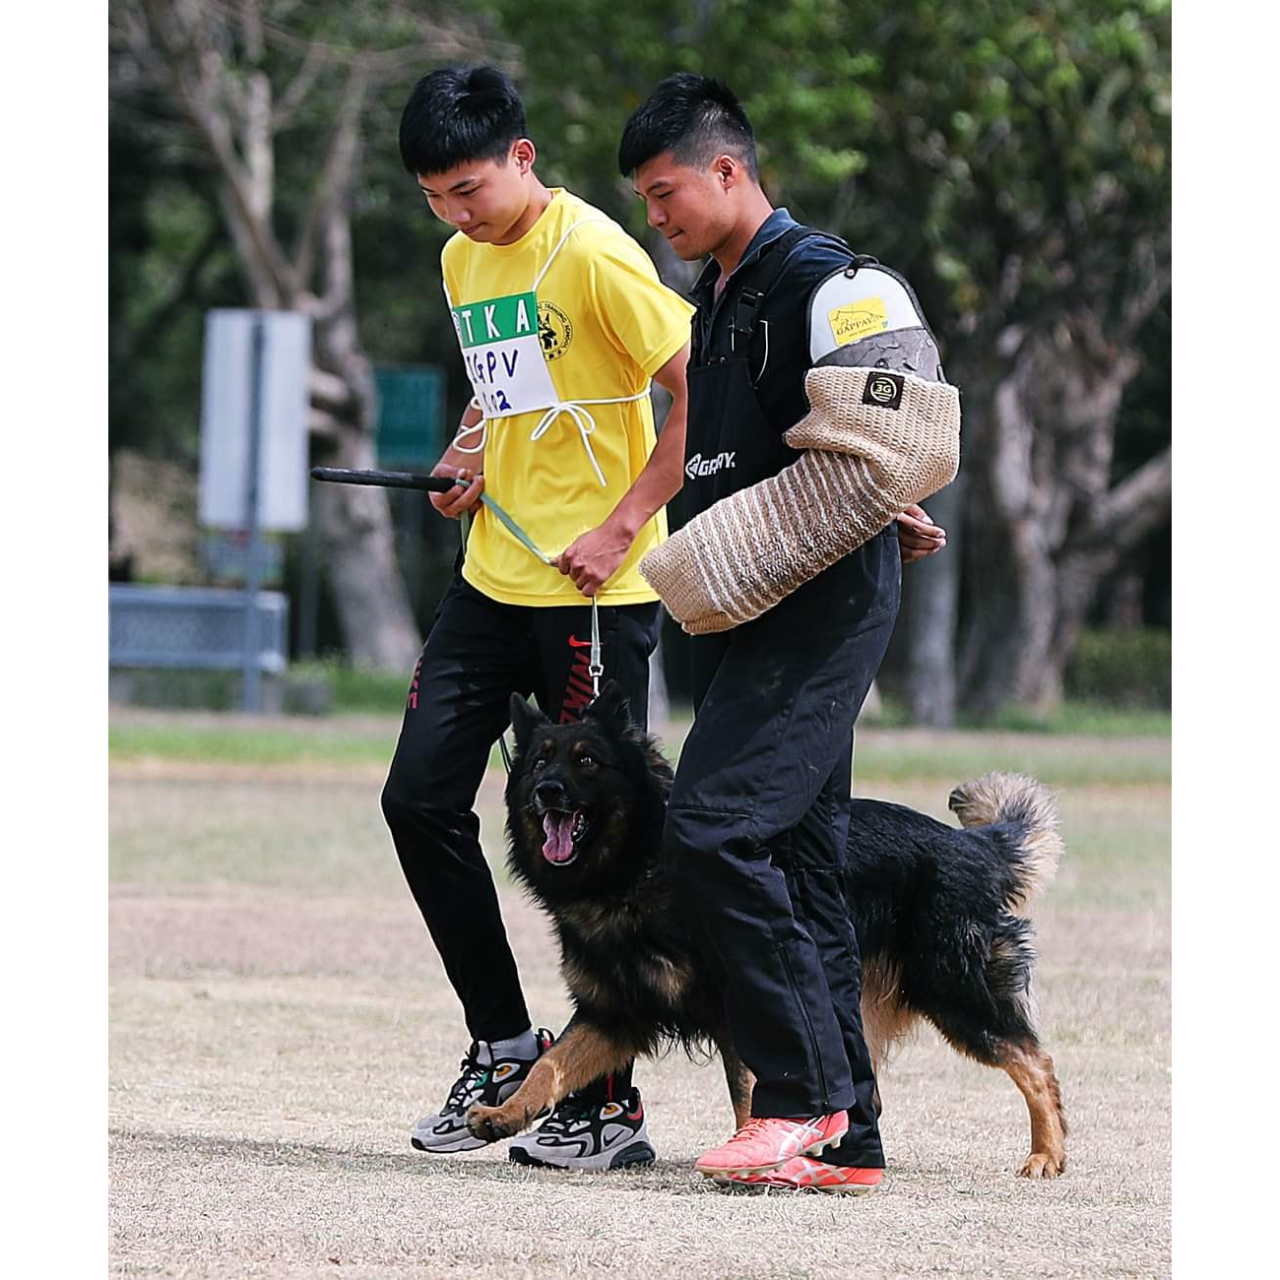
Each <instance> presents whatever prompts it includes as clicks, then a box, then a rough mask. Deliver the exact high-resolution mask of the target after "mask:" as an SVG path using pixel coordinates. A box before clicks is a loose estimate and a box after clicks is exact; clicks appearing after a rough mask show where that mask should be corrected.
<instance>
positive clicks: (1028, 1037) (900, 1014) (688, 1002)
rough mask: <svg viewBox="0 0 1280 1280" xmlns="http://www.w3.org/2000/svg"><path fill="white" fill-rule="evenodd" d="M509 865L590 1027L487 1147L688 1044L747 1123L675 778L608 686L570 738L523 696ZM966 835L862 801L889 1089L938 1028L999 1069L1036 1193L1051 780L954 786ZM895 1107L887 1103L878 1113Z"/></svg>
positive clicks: (1043, 1166)
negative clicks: (682, 850) (691, 922)
mask: <svg viewBox="0 0 1280 1280" xmlns="http://www.w3.org/2000/svg"><path fill="white" fill-rule="evenodd" d="M511 718H512V723H513V725H514V727H515V737H516V752H515V757H514V759H513V762H512V766H511V774H510V777H509V778H508V780H507V789H506V801H507V834H508V861H509V864H510V867H511V870H512V872H513V874H514V875H515V876H516V878H517V879H518V880H520V881H521V882H522V883H523V884H524V885H525V886H526V887H527V889H528V890H529V891H530V892H531V894H532V896H533V897H534V898H535V899H536V900H537V901H538V903H539V904H540V905H541V906H542V907H543V908H544V909H545V910H546V911H547V912H548V913H549V914H550V916H551V919H552V921H553V922H554V924H555V929H556V932H557V934H558V935H559V942H560V954H561V971H562V973H563V975H564V979H565V982H566V983H567V985H568V988H569V992H570V995H571V996H572V999H573V1005H574V1013H573V1016H572V1018H571V1019H570V1021H569V1024H568V1025H567V1026H566V1028H565V1030H564V1033H563V1034H562V1035H561V1037H560V1039H559V1040H558V1041H557V1042H556V1043H555V1045H554V1046H553V1047H552V1048H551V1049H549V1050H548V1051H547V1052H546V1053H545V1054H544V1055H543V1056H542V1057H541V1058H540V1059H539V1060H538V1062H537V1063H536V1065H535V1066H534V1067H533V1069H532V1071H531V1072H530V1073H529V1077H528V1079H527V1080H526V1081H525V1083H524V1084H523V1085H522V1086H521V1088H520V1089H519V1090H517V1091H516V1092H515V1093H514V1094H512V1096H511V1097H510V1098H508V1099H507V1100H506V1101H505V1102H504V1103H503V1104H502V1105H501V1106H498V1107H483V1106H475V1107H473V1108H472V1109H471V1111H470V1112H469V1113H468V1115H467V1123H468V1126H469V1128H470V1129H471V1131H472V1133H474V1134H476V1136H478V1137H483V1138H486V1139H489V1140H493V1139H496V1138H504V1137H510V1136H511V1135H512V1134H514V1133H517V1132H519V1131H520V1130H521V1129H523V1128H525V1127H526V1126H528V1125H529V1124H530V1123H531V1122H532V1121H533V1120H534V1119H535V1118H536V1117H537V1116H538V1115H540V1114H541V1113H542V1112H543V1111H545V1110H547V1109H548V1108H551V1107H553V1106H555V1104H556V1103H558V1102H559V1101H560V1099H561V1098H563V1097H564V1096H565V1095H566V1094H568V1093H571V1092H573V1091H574V1090H575V1089H580V1088H582V1087H583V1086H584V1085H586V1084H588V1083H589V1082H591V1081H592V1080H595V1079H598V1078H599V1077H600V1076H602V1075H605V1074H606V1073H607V1072H609V1071H614V1070H617V1069H619V1068H621V1067H623V1066H625V1065H626V1063H628V1062H630V1061H631V1060H632V1059H633V1058H635V1057H644V1056H651V1055H653V1054H654V1053H656V1052H658V1051H660V1050H662V1049H663V1048H665V1047H669V1046H670V1045H671V1044H673V1043H680V1044H682V1045H683V1046H684V1047H685V1049H686V1050H692V1049H693V1048H694V1046H697V1045H704V1046H710V1045H714V1046H716V1047H717V1048H718V1049H719V1051H720V1055H721V1058H722V1060H723V1063H724V1069H725V1076H726V1079H727V1081H728V1085H729V1096H730V1099H731V1101H732V1104H733V1111H734V1117H735V1121H736V1123H737V1125H738V1126H739V1127H740V1126H741V1125H742V1124H744V1123H745V1122H746V1121H747V1119H748V1118H749V1116H750V1110H751V1090H752V1086H753V1084H754V1079H753V1077H752V1076H751V1073H750V1071H749V1070H748V1069H747V1067H746V1066H745V1064H743V1063H742V1061H741V1060H740V1059H739V1058H738V1056H737V1053H736V1052H735V1051H734V1046H733V1041H732V1037H731V1036H730V1034H729V1031H728V1028H727V1026H726V1024H725V1017H724V979H723V974H722V973H717V971H716V967H715V965H714V964H713V963H712V962H711V960H710V958H709V957H707V956H703V955H702V954H700V953H699V951H698V949H697V947H696V946H695V943H694V940H693V939H691V938H690V937H689V936H688V934H687V933H686V932H685V931H684V929H683V928H682V927H681V924H680V918H679V915H678V914H677V912H676V910H675V904H674V902H673V898H672V892H671V889H670V887H669V885H668V883H667V881H666V879H665V878H664V874H663V864H662V857H661V843H662V826H663V818H664V813H665V808H666V798H667V795H668V792H669V791H670V788H671V782H672V778H673V774H672V770H671V766H670V765H669V764H668V763H667V761H666V760H665V759H663V757H662V755H661V754H660V753H659V750H658V747H657V744H656V742H655V741H654V739H653V738H651V737H649V736H648V735H646V734H645V733H643V732H642V731H641V730H640V729H638V728H637V727H636V726H635V725H634V724H632V722H631V719H630V715H629V711H628V707H627V703H626V699H625V698H624V697H623V695H622V693H621V691H620V690H619V688H618V686H617V685H616V684H613V683H612V682H610V683H607V684H606V685H605V687H604V690H603V691H602V693H601V695H600V697H599V698H598V699H597V701H596V702H595V703H593V704H592V705H591V706H590V707H589V708H588V710H587V711H586V713H585V715H584V717H583V719H582V721H581V722H579V723H576V724H566V725H553V724H552V723H551V722H550V721H549V720H547V719H546V717H545V716H543V715H542V714H541V713H539V712H538V711H536V710H534V708H533V707H531V706H530V705H529V704H528V703H527V702H525V701H524V699H523V698H521V697H519V696H518V695H517V696H516V697H514V698H513V699H512V703H511ZM950 807H951V809H952V810H953V812H954V813H955V814H956V815H957V816H958V818H959V819H960V822H961V823H962V825H963V830H957V829H955V828H953V827H948V826H947V825H945V824H944V823H941V822H937V821H935V820H934V819H933V818H930V817H927V816H926V815H925V814H922V813H917V812H916V811H915V810H912V809H907V808H904V807H903V806H901V805H896V804H888V803H885V802H882V801H878V800H854V801H853V804H852V809H853V812H852V817H851V820H850V823H849V843H848V866H847V870H846V884H847V889H848V901H849V904H850V910H851V911H852V915H853V923H854V927H855V930H856V932H857V936H858V942H859V946H860V949H861V952H862V959H863V968H864V977H863V986H862V1020H863V1028H864V1030H865V1033H866V1036H867V1044H868V1047H869V1049H870V1052H871V1059H872V1063H873V1065H874V1067H875V1069H876V1073H877V1075H879V1071H880V1067H881V1065H882V1064H883V1062H884V1060H885V1057H886V1054H887V1053H888V1051H889V1050H890V1049H891V1048H892V1047H893V1046H894V1045H895V1043H897V1042H898V1041H900V1040H901V1039H902V1038H903V1037H904V1036H905V1035H906V1033H907V1032H908V1031H909V1030H910V1029H911V1028H912V1026H913V1024H914V1023H915V1022H916V1021H917V1020H918V1019H919V1018H921V1017H923V1018H927V1019H928V1020H929V1021H930V1022H932V1023H933V1025H934V1026H935V1027H937V1029H938V1030H939V1031H940V1032H941V1033H942V1035H943V1036H944V1037H945V1038H946V1040H947V1041H948V1042H949V1043H950V1044H951V1046H952V1047H953V1048H954V1049H956V1050H958V1051H959V1052H960V1053H962V1054H966V1055H968V1056H969V1057H971V1058H975V1059H977V1061H979V1062H982V1063H986V1064H987V1065H988V1066H993V1067H1001V1068H1002V1069H1003V1070H1004V1071H1006V1072H1007V1073H1008V1074H1009V1076H1010V1078H1011V1079H1012V1080H1013V1082H1014V1084H1015V1085H1017V1087H1018V1089H1019V1090H1020V1091H1021V1092H1022V1095H1023V1097H1024V1098H1025V1099H1026V1103H1027V1108H1028V1110H1029V1112H1030V1115H1031V1154H1030V1155H1029V1156H1028V1157H1027V1160H1026V1162H1025V1164H1024V1165H1023V1166H1022V1169H1021V1175H1022V1176H1023V1177H1028V1178H1053V1177H1056V1176H1057V1175H1058V1174H1059V1173H1061V1172H1062V1170H1063V1168H1064V1167H1065V1165H1066V1151H1065V1146H1064V1139H1065V1136H1066V1131H1067V1124H1066V1117H1065V1115H1064V1113H1063V1109H1062V1101H1061V1097H1060V1094H1059V1089H1058V1080H1057V1077H1056V1076H1055V1074H1054V1069H1053V1060H1052V1059H1051V1058H1050V1057H1049V1055H1048V1053H1046V1052H1045V1050H1044V1049H1043V1048H1042V1047H1041V1045H1040V1041H1039V1038H1038V1036H1037V1034H1036V1027H1035V1008H1034V1004H1033V1001H1032V996H1031V970H1032V966H1033V964H1034V961H1035V951H1034V949H1033V947H1032V942H1031V939H1032V926H1031V923H1030V920H1029V918H1028V904H1029V902H1030V900H1031V898H1032V897H1033V896H1034V895H1035V894H1036V893H1038V892H1039V891H1041V890H1042V889H1043V888H1044V887H1045V886H1046V884H1047V883H1048V882H1049V881H1050V880H1051V879H1052V877H1053V874H1054V872H1055V870H1056V868H1057V861H1058V857H1059V856H1060V854H1061V852H1062V844H1061V841H1060V839H1059V837H1058V834H1057V829H1056V828H1057V817H1056V814H1055V812H1054V808H1053V804H1052V801H1051V800H1050V798H1049V796H1048V794H1047V792H1045V790H1044V789H1043V788H1042V787H1041V785H1040V784H1039V783H1038V782H1036V781H1035V780H1034V779H1031V778H1026V777H1021V776H1018V775H1010V774H988V775H986V776H984V777H982V778H979V779H977V780H976V781H974V782H969V783H965V784H964V785H962V786H959V787H957V788H956V789H955V790H954V791H953V792H952V793H951V798H950ZM878 1102H879V1099H878V1097H877V1104H878Z"/></svg>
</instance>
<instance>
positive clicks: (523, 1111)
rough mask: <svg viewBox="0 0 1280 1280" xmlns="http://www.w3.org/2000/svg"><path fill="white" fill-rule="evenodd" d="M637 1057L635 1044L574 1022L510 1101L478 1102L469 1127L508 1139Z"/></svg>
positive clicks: (470, 1113) (479, 1133) (486, 1136)
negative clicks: (487, 1104) (495, 1104)
mask: <svg viewBox="0 0 1280 1280" xmlns="http://www.w3.org/2000/svg"><path fill="white" fill-rule="evenodd" d="M635 1056H636V1054H635V1050H634V1049H632V1048H631V1046H629V1045H625V1044H620V1043H619V1042H618V1041H617V1040H613V1039H610V1037H609V1036H607V1035H606V1034H605V1033H604V1032H603V1031H601V1030H600V1029H599V1027H595V1026H593V1025H592V1024H591V1023H589V1022H578V1021H576V1020H575V1021H571V1022H570V1023H569V1025H568V1026H567V1027H566V1028H565V1030H564V1034H563V1035H562V1036H561V1037H560V1039H559V1040H557V1041H556V1042H555V1044H554V1045H552V1046H551V1048H550V1049H548V1050H547V1052H546V1053H544V1054H543V1055H542V1057H540V1058H539V1059H538V1061H537V1062H536V1063H534V1065H533V1069H532V1070H531V1071H530V1072H529V1077H528V1079H527V1080H526V1081H525V1082H524V1084H522V1085H521V1086H520V1088H519V1089H517V1090H516V1091H515V1093H513V1094H512V1095H511V1097H509V1098H508V1099H507V1100H506V1102H504V1103H503V1104H502V1105H501V1106H500V1107H482V1106H479V1105H478V1104H477V1105H476V1106H474V1107H472V1108H471V1110H470V1111H468V1112H467V1128H468V1129H470V1130H471V1132H472V1133H473V1134H475V1136H476V1137H477V1138H484V1139H486V1140H487V1141H489V1142H493V1141H495V1140H496V1139H498V1138H509V1137H511V1135H512V1134H515V1133H519V1132H520V1130H521V1129H527V1128H528V1127H529V1125H530V1124H531V1123H532V1122H533V1121H534V1119H535V1118H536V1117H537V1116H539V1115H540V1114H541V1113H542V1112H543V1111H546V1110H549V1109H551V1108H552V1107H554V1106H555V1105H556V1104H557V1103H558V1102H559V1101H560V1100H561V1099H562V1098H564V1097H565V1096H566V1095H568V1094H570V1093H572V1092H573V1091H574V1090H575V1089H581V1088H582V1087H583V1086H584V1085H588V1084H590V1083H591V1082H592V1081H593V1080H598V1079H599V1078H600V1077H601V1076H604V1075H608V1074H609V1072H610V1071H618V1070H620V1069H621V1068H622V1067H625V1066H626V1065H627V1063H628V1062H630V1061H631V1060H632V1058H634V1057H635Z"/></svg>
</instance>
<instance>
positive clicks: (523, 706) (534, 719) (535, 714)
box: [511, 693, 551, 751]
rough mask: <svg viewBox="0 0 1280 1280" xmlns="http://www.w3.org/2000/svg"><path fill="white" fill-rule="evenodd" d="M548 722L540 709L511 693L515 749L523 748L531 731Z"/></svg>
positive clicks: (521, 749)
mask: <svg viewBox="0 0 1280 1280" xmlns="http://www.w3.org/2000/svg"><path fill="white" fill-rule="evenodd" d="M550 723H551V721H550V720H548V719H547V717H546V716H544V715H543V714H542V712H541V711H539V710H538V709H537V708H536V707H534V706H531V705H530V704H529V703H527V702H526V701H525V700H524V699H523V698H522V697H521V696H520V695H519V694H518V693H513V694H512V695H511V727H512V728H513V729H514V730H515V731H516V749H517V750H519V751H523V750H524V749H525V747H526V746H527V745H528V742H529V739H530V737H532V735H533V731H534V730H535V729H536V728H537V727H538V726H539V725H540V724H550Z"/></svg>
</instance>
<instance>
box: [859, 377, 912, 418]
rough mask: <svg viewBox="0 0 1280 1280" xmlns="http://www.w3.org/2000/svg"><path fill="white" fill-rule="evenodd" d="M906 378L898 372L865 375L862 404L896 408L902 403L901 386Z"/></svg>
mask: <svg viewBox="0 0 1280 1280" xmlns="http://www.w3.org/2000/svg"><path fill="white" fill-rule="evenodd" d="M906 382H907V380H906V379H905V378H904V377H903V376H902V374H900V373H882V372H881V371H880V370H876V372H875V373H872V374H869V375H868V376H867V386H866V390H864V391H863V393H862V403H863V404H873V405H875V406H876V407H877V408H880V409H897V408H898V407H899V406H900V405H901V404H902V388H903V387H904V386H906Z"/></svg>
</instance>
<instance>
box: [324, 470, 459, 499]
mask: <svg viewBox="0 0 1280 1280" xmlns="http://www.w3.org/2000/svg"><path fill="white" fill-rule="evenodd" d="M311 478H312V479H313V480H328V481H329V482H330V483H332V484H373V485H378V486H379V487H380V488H383V489H426V490H427V491H428V492H430V493H448V492H449V491H450V490H452V489H453V487H454V485H455V484H456V483H457V481H455V480H450V479H449V477H448V476H424V475H420V474H419V473H417V472H415V471H349V470H348V469H347V468H346V467H312V468H311Z"/></svg>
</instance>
